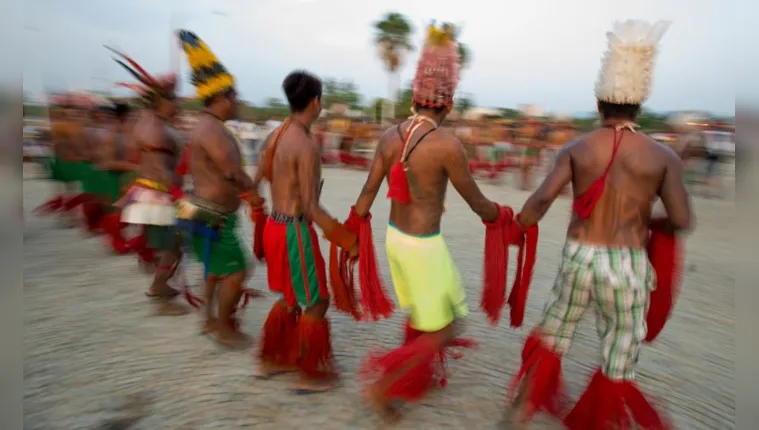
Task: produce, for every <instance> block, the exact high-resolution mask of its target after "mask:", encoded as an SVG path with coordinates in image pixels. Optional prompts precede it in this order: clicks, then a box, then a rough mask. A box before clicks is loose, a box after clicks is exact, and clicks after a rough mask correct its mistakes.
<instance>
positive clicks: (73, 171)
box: [50, 157, 79, 184]
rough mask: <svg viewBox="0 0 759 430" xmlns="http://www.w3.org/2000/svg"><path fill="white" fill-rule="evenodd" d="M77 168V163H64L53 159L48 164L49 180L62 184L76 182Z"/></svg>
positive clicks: (58, 159) (56, 158)
mask: <svg viewBox="0 0 759 430" xmlns="http://www.w3.org/2000/svg"><path fill="white" fill-rule="evenodd" d="M77 167H78V163H77V162H71V161H65V160H62V159H60V158H58V157H55V158H54V159H53V161H52V162H51V163H50V178H51V179H52V180H54V181H58V182H64V183H67V184H68V183H71V182H76V181H78V180H79V179H78V178H77V175H78V171H77Z"/></svg>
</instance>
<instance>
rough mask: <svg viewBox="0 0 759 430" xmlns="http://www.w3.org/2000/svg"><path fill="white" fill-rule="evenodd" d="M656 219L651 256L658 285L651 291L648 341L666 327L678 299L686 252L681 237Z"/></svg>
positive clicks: (652, 227) (647, 318)
mask: <svg viewBox="0 0 759 430" xmlns="http://www.w3.org/2000/svg"><path fill="white" fill-rule="evenodd" d="M660 224H661V223H660V222H656V221H654V222H652V224H651V237H650V238H649V241H648V260H649V261H650V262H651V265H652V266H653V268H654V271H655V272H656V289H655V290H654V291H652V292H651V297H650V305H649V309H648V315H647V316H646V324H647V326H648V333H647V334H646V339H645V341H646V342H649V343H650V342H653V341H654V340H655V339H656V337H657V336H658V335H659V333H661V331H662V329H664V325H665V324H666V323H667V320H668V319H669V317H670V315H671V314H672V308H673V307H674V304H675V300H676V299H677V296H678V293H679V289H680V281H681V277H682V267H683V255H682V252H681V247H680V244H679V239H678V238H677V235H675V234H674V233H669V232H666V231H664V230H663V229H662V228H661V225H660Z"/></svg>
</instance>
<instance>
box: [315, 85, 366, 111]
mask: <svg viewBox="0 0 759 430" xmlns="http://www.w3.org/2000/svg"><path fill="white" fill-rule="evenodd" d="M333 104H344V105H348V106H350V107H351V108H352V109H359V108H361V94H360V93H359V92H358V87H357V86H356V84H354V83H353V81H350V80H347V79H346V80H340V81H339V80H337V79H332V78H328V79H325V80H324V83H323V90H322V105H323V106H324V107H325V108H329V107H330V106H332V105H333Z"/></svg>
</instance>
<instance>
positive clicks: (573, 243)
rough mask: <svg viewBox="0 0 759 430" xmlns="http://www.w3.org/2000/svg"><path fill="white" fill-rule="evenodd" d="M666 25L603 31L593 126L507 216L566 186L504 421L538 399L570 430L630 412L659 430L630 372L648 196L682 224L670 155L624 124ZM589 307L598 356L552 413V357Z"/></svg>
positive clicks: (685, 222) (646, 281)
mask: <svg viewBox="0 0 759 430" xmlns="http://www.w3.org/2000/svg"><path fill="white" fill-rule="evenodd" d="M667 26H668V24H667V23H662V22H660V23H656V24H653V25H651V24H649V23H646V22H636V21H625V22H622V23H617V24H616V25H615V27H614V31H613V32H610V33H608V37H609V52H607V54H606V56H605V57H604V62H603V65H602V69H601V73H600V77H599V80H598V81H597V84H596V90H595V95H596V98H597V100H598V112H599V114H600V117H601V128H600V129H598V130H595V131H592V132H590V133H588V134H586V135H584V136H581V137H579V138H578V139H576V140H574V141H572V142H570V143H568V144H566V145H564V147H563V148H562V149H561V150H560V151H559V152H558V154H557V157H556V161H555V164H554V167H553V169H552V170H551V171H550V172H549V174H548V176H547V177H546V178H545V180H544V181H543V183H542V184H541V186H540V187H539V188H538V190H537V191H536V192H535V193H534V194H533V195H532V196H530V198H529V199H528V200H527V202H526V203H525V204H524V207H523V208H522V211H521V213H520V214H519V217H518V222H519V223H520V224H521V225H522V226H530V225H534V224H536V223H537V222H538V221H540V219H541V218H542V217H543V216H544V215H545V213H546V212H547V211H548V209H549V208H550V206H551V204H552V203H553V201H554V200H555V199H556V198H557V196H558V195H559V194H560V192H561V190H562V188H563V187H564V186H566V185H567V184H569V183H571V184H572V189H573V192H574V204H573V211H572V212H573V214H572V220H571V222H570V224H569V228H568V230H567V242H566V245H565V247H564V251H563V257H562V262H561V264H560V267H559V273H558V275H557V277H556V281H555V283H554V287H553V291H552V294H551V296H550V298H549V299H548V302H547V304H546V307H545V310H544V313H543V318H542V320H541V322H540V323H539V325H538V326H537V327H536V328H535V330H534V331H533V332H532V334H531V335H530V336H529V337H528V339H527V341H526V343H525V347H524V351H523V353H522V358H523V365H522V368H521V369H520V371H519V373H518V375H517V378H516V379H515V380H514V381H513V382H512V385H511V387H515V388H516V387H518V390H517V391H518V392H517V393H512V394H513V395H515V398H514V399H513V403H512V408H511V410H510V411H509V414H508V419H509V421H511V422H512V423H513V424H514V425H526V423H527V422H529V420H530V419H531V418H532V416H533V415H534V414H535V413H536V412H537V411H539V410H541V409H545V410H546V411H548V412H550V413H552V414H555V415H559V416H560V417H563V418H564V423H565V425H566V426H567V427H568V428H570V429H573V430H588V429H605V428H629V424H630V423H632V422H635V423H637V427H636V428H645V429H665V428H670V426H669V424H668V423H667V422H666V420H665V419H664V418H663V417H661V416H659V414H658V413H657V412H656V411H655V409H654V408H653V407H652V405H650V404H649V403H648V401H647V400H646V399H645V398H644V397H643V394H642V393H641V392H640V391H639V389H638V388H637V386H636V385H635V382H634V380H635V367H636V365H637V362H638V356H639V352H640V347H641V344H642V343H643V342H644V340H645V341H650V340H651V339H650V336H647V328H648V330H652V329H653V327H652V326H651V319H650V318H651V313H650V312H649V313H648V314H647V310H649V307H650V308H651V309H652V310H653V309H654V308H655V307H656V306H655V304H654V302H653V301H651V300H650V296H651V292H652V291H653V290H654V288H665V287H664V283H665V279H663V278H659V279H657V275H658V274H659V273H660V271H659V268H658V267H656V266H652V263H653V262H654V260H653V259H651V262H649V259H650V258H651V257H652V255H651V253H652V252H655V251H658V250H656V249H653V248H652V243H653V242H654V235H655V234H657V233H654V231H655V230H653V229H654V227H653V226H651V225H650V223H651V222H652V206H653V204H654V202H655V201H656V200H657V199H658V198H660V199H661V200H662V203H663V205H664V208H665V209H666V212H667V216H668V218H667V219H666V221H661V222H660V223H661V224H663V226H664V227H665V228H666V229H667V230H669V231H670V232H671V231H672V230H675V231H683V230H687V229H689V228H690V226H691V210H690V205H689V199H688V194H687V192H686V190H685V188H684V185H683V178H682V171H683V165H682V161H681V160H680V159H679V158H678V156H677V154H676V153H675V152H674V151H672V150H671V149H670V148H668V147H666V146H664V145H662V144H659V143H657V142H656V141H654V140H652V139H650V138H649V137H648V136H646V135H644V134H641V133H637V132H636V131H635V128H636V125H635V123H634V121H635V118H636V116H637V115H638V113H639V112H640V107H641V104H642V103H643V102H644V101H645V100H646V98H647V97H648V95H649V93H650V82H651V76H650V73H651V70H652V69H653V63H654V57H655V55H656V47H657V44H658V42H659V40H660V38H661V36H662V35H663V33H664V31H665V30H666V28H667ZM649 236H650V239H649ZM649 241H650V242H649ZM647 246H648V252H647ZM657 284H658V285H657ZM657 293H658V292H657ZM589 307H592V308H593V309H594V311H595V313H596V317H597V328H598V333H599V336H600V337H601V352H602V354H601V356H602V365H601V366H600V368H598V369H597V370H596V372H595V373H594V375H593V377H592V379H591V381H590V384H589V385H588V387H587V389H586V390H585V392H584V393H583V395H582V397H581V398H580V399H579V401H578V402H577V404H576V405H575V406H574V408H573V409H572V410H571V412H569V414H568V415H566V416H563V415H564V413H565V412H566V411H565V410H562V408H561V406H563V405H564V404H565V403H564V399H563V393H562V392H561V357H562V355H563V354H564V353H566V352H567V350H568V349H569V346H570V344H571V342H572V339H573V337H574V334H575V330H576V329H577V325H578V323H579V322H580V319H581V318H582V316H583V314H584V313H585V311H586V310H587V309H588V308H589ZM647 319H648V320H647ZM647 321H648V323H647ZM625 423H627V425H624V424H625Z"/></svg>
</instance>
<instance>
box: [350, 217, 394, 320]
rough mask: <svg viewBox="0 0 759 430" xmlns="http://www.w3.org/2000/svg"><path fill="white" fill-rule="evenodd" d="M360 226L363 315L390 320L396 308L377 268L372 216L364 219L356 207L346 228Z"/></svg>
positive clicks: (360, 280) (359, 264) (359, 256)
mask: <svg viewBox="0 0 759 430" xmlns="http://www.w3.org/2000/svg"><path fill="white" fill-rule="evenodd" d="M354 223H355V224H358V225H359V233H358V246H359V249H358V271H359V282H360V286H361V307H362V309H363V313H364V314H365V315H367V316H368V317H369V318H371V319H372V320H374V321H377V320H379V319H381V318H388V317H390V316H391V315H392V314H393V310H394V306H393V302H391V301H390V300H389V299H388V298H387V294H385V288H384V286H383V284H382V279H381V278H380V276H379V269H378V267H377V255H376V253H375V250H374V239H373V237H372V214H371V213H368V214H366V216H364V217H363V218H361V217H359V216H358V213H356V208H355V206H354V207H352V208H351V212H350V215H349V216H348V221H346V223H345V224H346V226H349V225H352V224H354Z"/></svg>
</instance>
